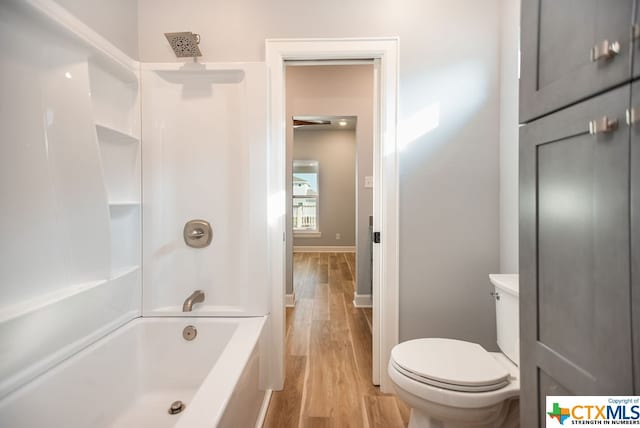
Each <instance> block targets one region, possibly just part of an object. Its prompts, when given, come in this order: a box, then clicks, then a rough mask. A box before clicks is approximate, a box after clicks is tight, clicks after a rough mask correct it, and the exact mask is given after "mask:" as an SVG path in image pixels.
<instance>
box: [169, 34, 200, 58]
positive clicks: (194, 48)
mask: <svg viewBox="0 0 640 428" xmlns="http://www.w3.org/2000/svg"><path fill="white" fill-rule="evenodd" d="M164 35H165V37H166V38H167V40H168V41H169V44H170V45H171V48H172V49H173V51H174V52H175V53H176V56H177V57H178V58H183V57H196V56H202V52H200V48H199V47H198V44H199V43H200V34H193V33H192V32H190V31H185V32H182V33H164Z"/></svg>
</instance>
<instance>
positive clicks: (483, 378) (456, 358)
mask: <svg viewBox="0 0 640 428" xmlns="http://www.w3.org/2000/svg"><path fill="white" fill-rule="evenodd" d="M390 363H391V365H392V366H393V367H394V368H395V369H396V370H397V371H398V372H400V373H402V374H403V375H405V376H407V377H409V378H411V379H413V380H414V381H417V382H420V383H423V384H426V385H431V386H435V387H438V388H442V389H446V390H450V391H458V392H489V391H495V390H499V389H501V388H504V387H505V386H507V385H508V384H509V377H510V375H509V371H508V370H507V369H506V368H505V367H504V366H503V365H501V364H499V363H498V362H497V361H496V359H495V358H494V357H493V356H492V355H491V354H490V353H489V352H487V351H486V350H485V349H484V348H483V347H482V346H480V345H478V344H476V343H471V342H465V341H461V340H455V339H439V338H427V339H416V340H410V341H407V342H403V343H401V344H399V345H397V346H396V347H394V348H393V350H392V352H391V361H390Z"/></svg>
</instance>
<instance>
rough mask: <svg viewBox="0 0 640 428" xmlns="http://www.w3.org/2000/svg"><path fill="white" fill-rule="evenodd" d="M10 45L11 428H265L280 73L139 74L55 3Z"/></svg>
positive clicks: (6, 378) (3, 295) (18, 9)
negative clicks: (187, 230) (271, 128)
mask: <svg viewBox="0 0 640 428" xmlns="http://www.w3.org/2000/svg"><path fill="white" fill-rule="evenodd" d="M0 35H2V36H3V37H0V51H2V52H3V54H2V55H1V56H0V69H2V70H3V73H2V74H0V89H2V91H0V92H2V93H3V95H4V96H3V101H1V102H3V103H4V104H7V105H9V107H8V108H7V109H5V110H6V112H7V114H5V115H2V117H0V138H1V139H2V140H3V141H6V142H7V144H2V145H0V171H1V172H3V173H4V175H3V176H4V177H5V178H6V179H4V180H0V196H1V197H2V198H3V200H6V201H10V203H8V204H7V207H6V209H3V219H2V222H0V237H1V238H2V239H0V253H1V254H3V257H2V258H0V284H2V286H1V287H0V427H7V428H9V427H10V428H34V427H65V428H75V427H77V428H86V427H92V428H103V427H104V428H106V427H115V428H120V427H131V428H145V427H149V428H163V427H177V428H199V427H203V428H204V427H207V428H211V427H215V426H220V427H251V426H254V425H259V424H260V423H261V421H262V419H263V417H264V414H265V413H266V407H267V405H268V401H269V397H270V389H269V379H267V378H266V375H267V373H268V370H266V367H267V366H268V364H269V361H270V358H269V355H268V353H269V351H270V347H269V346H265V344H268V343H269V340H268V337H267V334H268V333H267V332H268V331H269V328H268V327H267V325H268V322H269V293H268V290H269V284H268V278H269V269H268V264H267V260H268V257H267V242H268V240H267V237H268V224H267V199H268V197H267V188H266V182H267V179H266V178H267V173H268V172H267V145H266V139H267V138H266V134H267V130H266V123H267V120H266V107H267V106H266V102H267V101H266V100H267V96H266V93H267V89H266V75H267V73H266V66H265V64H261V63H236V64H224V63H199V62H195V61H194V62H192V61H187V62H186V63H185V62H182V63H167V64H151V63H144V64H142V63H139V62H137V61H134V60H132V59H131V58H129V57H128V56H126V55H125V54H124V53H122V52H121V51H120V50H118V49H117V48H115V47H114V46H113V45H111V44H110V43H109V42H108V41H106V40H105V39H104V38H102V37H101V36H99V35H98V34H97V33H95V32H94V31H93V30H91V29H90V28H88V27H86V25H84V24H83V23H82V22H80V21H78V20H77V19H76V18H74V17H73V16H71V15H70V14H69V13H68V12H67V11H65V10H64V9H63V8H61V7H60V6H59V5H57V4H56V3H55V2H53V1H51V0H7V1H3V2H0ZM194 40H195V39H194ZM34 52H35V53H36V55H34ZM142 148H144V149H142ZM142 166H144V168H142ZM78 177H82V179H81V180H79V179H78ZM142 189H144V192H142ZM142 207H144V210H143V209H142ZM3 208H4V207H3ZM43 213H46V215H43ZM196 219H199V220H204V221H206V222H207V223H209V224H210V225H211V228H212V229H211V230H212V238H213V239H212V240H211V242H210V245H207V246H204V247H203V248H192V247H189V246H188V245H187V244H186V242H185V238H184V237H183V228H184V227H185V224H188V223H189V222H191V221H192V220H196ZM16 224H28V225H29V227H27V228H24V227H20V228H18V227H16V226H15V225H16ZM87 231H90V233H87ZM43 237H44V239H43ZM33 243H38V245H33ZM34 266H36V268H34ZM196 290H201V291H202V293H198V294H199V295H202V296H203V297H204V299H203V301H201V300H199V299H198V300H196V301H195V302H194V304H193V305H192V307H191V305H187V309H190V310H191V311H189V312H183V303H184V302H185V299H187V298H188V297H189V296H190V295H193V293H194V292H195V291H196Z"/></svg>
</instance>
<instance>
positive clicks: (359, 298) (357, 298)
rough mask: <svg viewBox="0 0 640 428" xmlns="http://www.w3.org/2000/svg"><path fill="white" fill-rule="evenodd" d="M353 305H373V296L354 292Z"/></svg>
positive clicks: (364, 306) (361, 306)
mask: <svg viewBox="0 0 640 428" xmlns="http://www.w3.org/2000/svg"><path fill="white" fill-rule="evenodd" d="M353 306H355V307H356V308H371V307H373V298H372V297H371V294H358V293H353Z"/></svg>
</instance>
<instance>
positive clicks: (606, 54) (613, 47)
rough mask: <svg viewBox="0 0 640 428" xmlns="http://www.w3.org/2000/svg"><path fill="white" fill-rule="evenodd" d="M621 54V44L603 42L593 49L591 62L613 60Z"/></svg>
mask: <svg viewBox="0 0 640 428" xmlns="http://www.w3.org/2000/svg"><path fill="white" fill-rule="evenodd" d="M619 53H620V43H619V42H610V41H609V40H603V41H601V42H600V43H598V44H597V45H595V46H594V47H593V48H591V62H596V61H600V60H601V59H611V58H613V57H614V56H616V55H618V54H619Z"/></svg>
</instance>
